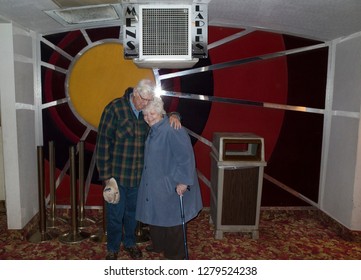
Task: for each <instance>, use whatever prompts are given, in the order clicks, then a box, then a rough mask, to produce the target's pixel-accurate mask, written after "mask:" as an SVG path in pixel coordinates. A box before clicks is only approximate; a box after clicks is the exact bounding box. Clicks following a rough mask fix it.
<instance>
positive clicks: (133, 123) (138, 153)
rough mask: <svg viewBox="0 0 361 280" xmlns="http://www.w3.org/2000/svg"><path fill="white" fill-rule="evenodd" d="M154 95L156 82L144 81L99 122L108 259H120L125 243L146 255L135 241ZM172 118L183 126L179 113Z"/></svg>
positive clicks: (98, 152) (114, 103) (138, 255)
mask: <svg viewBox="0 0 361 280" xmlns="http://www.w3.org/2000/svg"><path fill="white" fill-rule="evenodd" d="M153 98H154V84H153V82H151V81H150V80H146V79H145V80H141V81H140V82H139V83H138V85H137V86H136V87H135V88H134V89H133V88H128V89H127V90H126V91H125V94H124V95H123V96H122V97H120V98H117V99H115V100H113V101H111V102H110V103H109V104H108V105H107V106H106V107H105V109H104V111H103V113H102V117H101V120H100V123H99V127H98V136H97V145H96V163H97V169H98V172H99V179H100V180H101V181H103V184H104V186H106V187H105V188H104V193H103V194H104V199H105V200H106V221H107V223H106V224H107V251H108V253H107V256H106V259H108V260H115V259H117V258H118V253H119V249H120V244H121V242H123V245H124V250H125V251H127V252H128V253H129V254H130V256H131V258H133V259H139V258H141V257H142V252H141V251H140V250H139V248H138V247H137V246H136V243H135V230H136V226H137V221H136V220H135V208H136V202H137V194H138V187H139V183H140V178H141V175H142V169H143V160H144V142H145V139H146V137H147V134H148V130H149V127H148V125H147V123H146V122H145V121H144V118H143V114H142V110H143V109H144V108H145V107H146V106H147V105H148V103H149V102H150V101H152V100H153ZM170 119H171V120H172V121H170V123H171V124H172V125H173V126H174V127H179V126H180V122H179V118H178V116H175V115H173V116H171V118H170Z"/></svg>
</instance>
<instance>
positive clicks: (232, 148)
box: [210, 132, 266, 239]
mask: <svg viewBox="0 0 361 280" xmlns="http://www.w3.org/2000/svg"><path fill="white" fill-rule="evenodd" d="M264 166H266V162H265V160H264V139H263V138H262V137H260V136H258V135H255V134H252V133H224V132H222V133H214V135H213V149H212V152H211V205H210V206H211V222H212V223H213V224H214V226H215V238H216V239H222V238H223V232H250V233H252V238H258V236H259V233H258V225H259V215H260V206H261V196H262V184H263V168H264Z"/></svg>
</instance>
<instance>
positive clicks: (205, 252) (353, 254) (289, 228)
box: [0, 208, 361, 260]
mask: <svg viewBox="0 0 361 280" xmlns="http://www.w3.org/2000/svg"><path fill="white" fill-rule="evenodd" d="M58 211H60V213H58V214H57V215H58V216H57V217H62V218H63V217H64V218H67V219H69V216H71V215H68V214H69V212H70V211H69V210H58ZM60 215H63V216H60ZM86 215H89V217H90V218H91V219H93V220H97V221H99V222H97V223H91V225H90V226H89V227H87V228H84V229H83V230H82V234H81V236H83V235H85V233H88V234H89V235H90V236H91V238H86V239H84V240H83V241H79V242H67V241H65V242H64V239H65V240H66V238H62V237H58V238H49V239H50V240H46V238H43V239H38V240H39V241H35V242H34V236H35V237H36V233H35V234H34V230H35V232H36V231H37V232H39V230H38V229H39V222H38V221H36V218H34V219H33V221H32V222H31V223H29V225H28V226H27V227H26V228H25V229H23V230H8V229H7V226H6V215H5V211H0V259H2V260H56V259H58V260H59V259H61V260H74V259H77V260H101V259H104V257H105V254H106V245H105V240H106V239H104V238H103V237H104V235H103V230H102V228H103V227H102V213H101V210H87V211H86ZM86 217H88V216H86ZM69 220H70V219H69ZM60 224H61V226H60V227H59V228H58V229H57V230H46V234H47V235H49V234H50V233H57V234H58V235H60V236H61V234H63V233H67V232H68V233H70V234H71V233H72V232H75V233H76V237H74V235H72V236H73V237H74V239H70V240H76V238H77V236H78V233H77V232H76V231H73V230H72V229H71V227H70V226H69V224H71V223H60ZM73 225H74V224H73ZM59 239H62V240H63V241H59ZM29 240H30V241H31V242H30V241H29ZM35 240H36V238H35ZM41 240H43V241H42V242H40V241H41ZM138 245H139V247H140V248H141V249H143V250H142V251H143V259H145V260H153V259H162V255H160V254H156V253H148V252H146V251H145V250H144V248H145V246H146V245H148V242H140V243H139V244H138ZM188 248H189V258H190V259H191V260H231V259H233V260H360V259H361V238H360V233H359V232H350V231H348V230H345V229H344V228H342V227H340V226H339V225H337V224H336V223H334V222H333V221H332V220H331V219H329V218H328V217H326V216H325V215H324V214H322V213H320V211H318V210H314V209H276V208H275V209H272V208H269V209H262V210H261V216H260V225H259V239H252V236H251V234H249V233H239V232H238V233H224V236H223V239H221V240H218V239H215V238H214V226H213V224H210V223H209V209H204V210H203V211H202V212H201V213H200V215H199V216H198V217H197V218H196V219H194V220H193V221H191V222H190V223H189V224H188ZM119 259H129V257H128V255H127V254H126V253H124V252H121V254H120V256H119Z"/></svg>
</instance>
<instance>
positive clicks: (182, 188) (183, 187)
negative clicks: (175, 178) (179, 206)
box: [175, 184, 189, 195]
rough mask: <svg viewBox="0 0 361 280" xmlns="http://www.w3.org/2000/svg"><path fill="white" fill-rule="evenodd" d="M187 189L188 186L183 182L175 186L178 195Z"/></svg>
mask: <svg viewBox="0 0 361 280" xmlns="http://www.w3.org/2000/svg"><path fill="white" fill-rule="evenodd" d="M187 190H189V186H187V185H184V184H178V185H177V187H176V188H175V191H176V192H177V194H178V195H183V194H184V193H185V192H186V191H187Z"/></svg>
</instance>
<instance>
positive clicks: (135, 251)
mask: <svg viewBox="0 0 361 280" xmlns="http://www.w3.org/2000/svg"><path fill="white" fill-rule="evenodd" d="M124 250H125V251H127V252H128V253H129V255H130V257H131V258H132V259H135V260H136V259H140V258H141V257H142V256H143V254H142V251H140V250H139V248H138V247H137V246H133V247H124Z"/></svg>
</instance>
